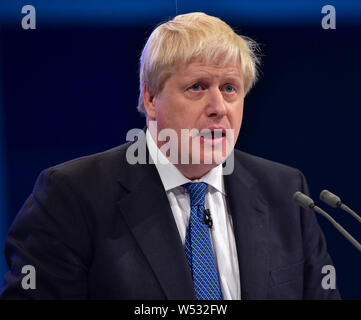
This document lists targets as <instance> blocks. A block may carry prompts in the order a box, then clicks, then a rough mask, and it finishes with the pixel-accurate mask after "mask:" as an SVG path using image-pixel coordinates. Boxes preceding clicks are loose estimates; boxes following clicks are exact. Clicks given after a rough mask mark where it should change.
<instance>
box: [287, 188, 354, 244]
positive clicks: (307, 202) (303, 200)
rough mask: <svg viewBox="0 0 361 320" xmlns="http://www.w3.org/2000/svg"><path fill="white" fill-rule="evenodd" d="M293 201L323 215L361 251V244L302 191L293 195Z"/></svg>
mask: <svg viewBox="0 0 361 320" xmlns="http://www.w3.org/2000/svg"><path fill="white" fill-rule="evenodd" d="M293 200H294V201H295V202H296V203H297V204H298V205H299V206H301V207H302V208H305V209H312V210H313V211H315V212H317V213H319V214H321V215H323V216H324V217H325V218H326V219H327V220H328V221H330V222H331V223H332V224H333V226H334V227H335V228H336V229H337V230H338V231H339V232H341V234H342V235H343V236H344V237H345V238H346V239H347V240H348V241H350V242H351V243H352V244H353V245H354V246H355V247H356V249H357V250H359V251H361V244H360V243H359V242H358V241H357V240H356V239H355V238H354V237H352V236H351V235H350V234H349V233H348V232H347V231H346V230H345V229H344V228H343V227H342V226H341V225H340V224H338V223H337V222H336V221H335V220H334V219H333V218H332V217H331V216H330V215H329V214H328V213H326V212H325V211H323V210H322V209H321V208H319V207H317V206H316V205H315V203H314V202H313V200H312V199H311V198H310V197H308V196H306V195H305V194H304V193H302V192H300V191H297V192H295V193H294V195H293Z"/></svg>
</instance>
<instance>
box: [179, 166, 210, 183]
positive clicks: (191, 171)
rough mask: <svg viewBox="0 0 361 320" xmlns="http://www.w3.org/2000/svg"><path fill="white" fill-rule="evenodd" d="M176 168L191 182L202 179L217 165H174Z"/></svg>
mask: <svg viewBox="0 0 361 320" xmlns="http://www.w3.org/2000/svg"><path fill="white" fill-rule="evenodd" d="M174 166H175V167H176V168H177V169H178V170H179V171H180V172H181V173H182V174H183V175H184V176H185V177H186V178H187V179H189V180H195V179H200V178H202V177H203V176H204V175H206V174H207V173H208V172H209V171H210V170H212V169H213V168H215V167H216V166H217V164H206V165H204V164H202V165H201V164H193V165H192V164H174Z"/></svg>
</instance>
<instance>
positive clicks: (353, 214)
mask: <svg viewBox="0 0 361 320" xmlns="http://www.w3.org/2000/svg"><path fill="white" fill-rule="evenodd" d="M340 208H341V209H342V210H344V211H346V212H347V213H349V214H350V215H351V216H353V217H354V218H355V219H356V220H357V221H358V222H360V223H361V217H360V216H358V215H357V214H356V212H355V211H353V210H351V209H350V208H349V207H348V206H346V205H345V204H342V205H341V206H340Z"/></svg>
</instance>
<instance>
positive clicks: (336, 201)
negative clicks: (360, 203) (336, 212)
mask: <svg viewBox="0 0 361 320" xmlns="http://www.w3.org/2000/svg"><path fill="white" fill-rule="evenodd" d="M320 200H321V201H323V202H324V203H326V204H328V205H329V206H331V207H333V208H340V209H341V210H343V211H346V212H347V213H349V214H350V215H352V216H353V217H354V218H355V219H356V220H357V221H358V222H360V223H361V217H360V216H358V215H357V214H356V212H355V211H353V210H351V209H350V208H349V207H348V206H346V205H345V204H343V203H342V201H341V199H340V198H339V197H338V196H336V195H335V194H333V193H332V192H330V191H328V190H322V191H321V193H320Z"/></svg>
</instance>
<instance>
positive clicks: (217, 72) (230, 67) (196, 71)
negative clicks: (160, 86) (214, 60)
mask: <svg viewBox="0 0 361 320" xmlns="http://www.w3.org/2000/svg"><path fill="white" fill-rule="evenodd" d="M172 76H173V77H175V78H185V79H186V78H193V77H198V76H199V77H201V76H204V77H212V78H222V77H230V76H232V77H237V78H242V68H241V63H240V62H239V61H238V60H237V61H230V62H229V63H227V64H224V65H223V64H222V65H221V64H205V63H204V62H203V61H202V60H201V59H195V60H192V61H190V62H189V63H187V64H178V65H177V67H176V69H175V72H174V73H173V75H172Z"/></svg>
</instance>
